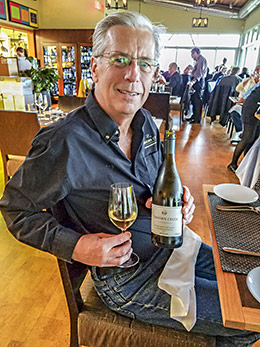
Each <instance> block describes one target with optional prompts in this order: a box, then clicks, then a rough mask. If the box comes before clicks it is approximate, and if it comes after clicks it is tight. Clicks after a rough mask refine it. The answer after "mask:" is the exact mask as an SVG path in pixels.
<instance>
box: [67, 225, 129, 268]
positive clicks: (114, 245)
mask: <svg viewBox="0 0 260 347" xmlns="http://www.w3.org/2000/svg"><path fill="white" fill-rule="evenodd" d="M130 238H131V233H129V232H124V233H121V234H118V235H114V234H105V233H98V234H87V235H83V236H82V237H81V238H80V239H79V240H78V242H77V243H76V246H75V248H74V251H73V255H72V259H73V260H76V261H79V262H81V263H83V264H87V265H90V266H100V267H107V266H117V265H122V264H123V263H125V262H126V261H127V260H128V259H129V258H130V256H131V253H132V251H133V249H132V247H131V244H132V242H131V239H130Z"/></svg>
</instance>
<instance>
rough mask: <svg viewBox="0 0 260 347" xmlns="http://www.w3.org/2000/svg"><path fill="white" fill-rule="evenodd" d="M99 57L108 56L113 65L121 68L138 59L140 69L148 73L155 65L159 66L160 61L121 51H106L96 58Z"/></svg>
mask: <svg viewBox="0 0 260 347" xmlns="http://www.w3.org/2000/svg"><path fill="white" fill-rule="evenodd" d="M99 57H103V58H107V59H108V60H109V63H110V64H111V65H113V66H115V67H118V68H120V69H122V68H124V67H126V66H129V65H130V64H131V62H132V60H136V61H137V65H138V66H139V68H140V70H141V71H142V72H146V73H149V72H151V71H152V70H153V69H154V68H155V67H157V66H158V62H157V61H156V60H154V59H150V58H145V57H144V58H143V57H141V58H133V57H131V56H130V55H128V54H125V53H120V52H105V53H103V54H102V55H99V56H97V57H96V58H99Z"/></svg>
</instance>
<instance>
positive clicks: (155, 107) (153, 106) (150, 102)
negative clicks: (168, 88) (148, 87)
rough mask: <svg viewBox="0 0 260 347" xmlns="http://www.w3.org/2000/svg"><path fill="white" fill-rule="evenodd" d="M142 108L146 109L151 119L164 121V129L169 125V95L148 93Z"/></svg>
mask: <svg viewBox="0 0 260 347" xmlns="http://www.w3.org/2000/svg"><path fill="white" fill-rule="evenodd" d="M143 108H145V109H147V110H148V111H149V112H150V113H151V115H152V116H153V117H156V118H160V119H163V120H165V122H166V129H167V128H168V124H169V113H170V93H153V92H150V93H149V96H148V98H147V100H146V102H145V103H144V105H143Z"/></svg>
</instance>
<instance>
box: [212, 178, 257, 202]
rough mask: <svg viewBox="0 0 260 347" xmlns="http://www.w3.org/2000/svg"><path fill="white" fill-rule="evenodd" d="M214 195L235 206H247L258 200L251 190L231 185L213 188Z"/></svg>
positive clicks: (226, 184) (238, 185)
mask: <svg viewBox="0 0 260 347" xmlns="http://www.w3.org/2000/svg"><path fill="white" fill-rule="evenodd" d="M214 193H215V194H216V195H217V196H219V197H220V198H222V199H224V200H227V201H230V202H235V203H237V204H249V203H251V202H255V201H257V199H258V194H257V192H256V191H254V190H253V189H250V188H248V187H245V186H241V185H240V184H233V183H223V184H219V185H217V186H215V187H214Z"/></svg>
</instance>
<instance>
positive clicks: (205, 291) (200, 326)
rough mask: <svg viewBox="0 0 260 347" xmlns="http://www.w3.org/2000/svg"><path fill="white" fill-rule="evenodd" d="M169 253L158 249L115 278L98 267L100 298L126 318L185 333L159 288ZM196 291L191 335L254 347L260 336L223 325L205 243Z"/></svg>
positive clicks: (94, 275)
mask: <svg viewBox="0 0 260 347" xmlns="http://www.w3.org/2000/svg"><path fill="white" fill-rule="evenodd" d="M170 254H171V251H170V250H167V249H158V251H157V252H156V253H155V254H154V255H153V257H152V258H151V259H150V260H149V261H147V262H145V263H140V264H139V265H138V267H134V268H129V269H126V270H124V271H122V272H120V273H118V274H116V275H99V273H98V271H97V268H96V267H92V278H93V280H94V284H95V287H96V290H97V292H98V294H99V296H100V297H101V299H102V300H103V301H104V303H105V304H106V305H107V306H108V307H109V308H110V309H111V310H113V311H116V312H118V313H120V314H122V315H124V316H127V317H130V318H133V319H137V320H139V321H143V322H147V323H150V324H157V325H161V326H164V327H168V328H169V327H172V328H174V329H177V330H185V328H184V327H183V325H182V324H181V323H179V322H177V321H176V320H174V319H172V318H170V315H169V308H170V296H169V295H168V294H167V293H166V292H164V291H163V290H161V289H159V287H158V285H157V282H158V278H159V276H160V274H161V272H162V269H163V267H164V265H165V263H166V262H167V260H168V258H169V256H170ZM195 290H196V298H197V322H196V324H195V326H194V327H193V329H192V330H191V332H194V333H201V334H207V335H211V336H216V337H217V338H216V340H217V346H218V347H228V346H233V347H234V346H235V347H242V346H243V347H245V346H252V345H253V343H254V342H255V341H257V340H258V339H259V338H260V334H259V333H253V332H249V331H243V330H236V329H230V328H225V327H224V326H223V324H222V318H221V311H220V304H219V297H218V289H217V281H216V275H215V268H214V262H213V256H212V250H211V247H209V246H207V245H206V244H202V246H201V248H200V251H199V254H198V258H197V262H196V267H195Z"/></svg>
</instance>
